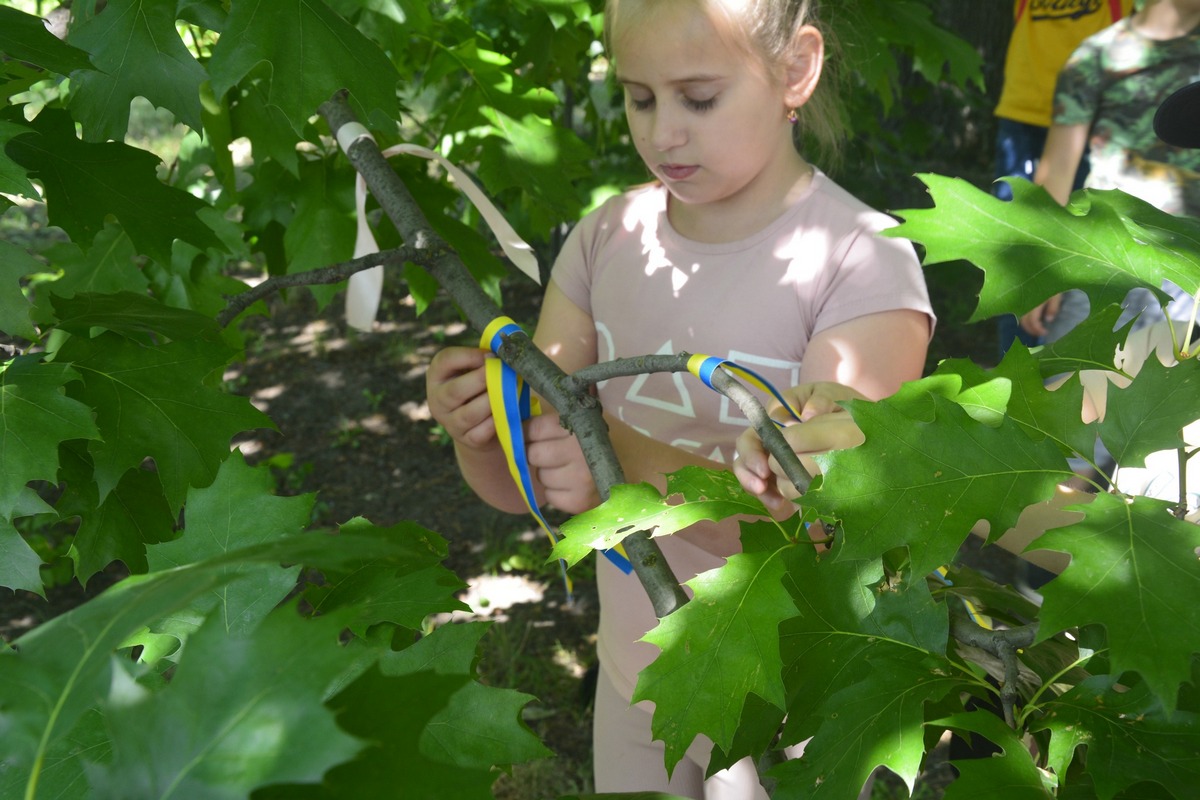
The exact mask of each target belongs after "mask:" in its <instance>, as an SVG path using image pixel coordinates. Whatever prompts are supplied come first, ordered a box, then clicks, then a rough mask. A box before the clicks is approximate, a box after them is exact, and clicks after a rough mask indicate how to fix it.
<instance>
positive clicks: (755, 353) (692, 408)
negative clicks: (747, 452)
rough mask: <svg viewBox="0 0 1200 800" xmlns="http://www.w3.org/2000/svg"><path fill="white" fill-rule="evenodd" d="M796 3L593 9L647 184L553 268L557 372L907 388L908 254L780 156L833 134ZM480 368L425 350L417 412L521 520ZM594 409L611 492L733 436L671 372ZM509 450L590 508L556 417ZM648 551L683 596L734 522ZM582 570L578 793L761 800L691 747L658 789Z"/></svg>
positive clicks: (586, 229) (465, 355)
mask: <svg viewBox="0 0 1200 800" xmlns="http://www.w3.org/2000/svg"><path fill="white" fill-rule="evenodd" d="M814 5H815V4H814V3H813V2H811V0H610V1H609V3H608V7H607V10H606V16H605V22H606V29H607V30H606V34H607V39H608V43H609V46H610V50H611V54H612V56H613V66H614V68H615V71H616V77H617V80H618V81H619V82H620V83H621V85H622V86H623V87H624V90H625V106H626V115H627V117H628V122H629V128H630V133H631V136H632V139H633V142H634V144H635V145H636V147H637V150H638V153H639V155H640V156H641V157H642V159H643V161H645V163H646V166H647V168H648V169H649V170H650V172H651V173H652V174H653V176H654V178H655V179H656V181H655V182H654V183H653V184H651V185H649V186H646V187H641V188H638V189H634V190H632V191H630V192H628V193H626V194H624V195H623V196H620V197H617V198H614V199H612V200H610V201H609V202H607V203H606V204H605V205H603V206H602V207H601V208H599V209H597V210H596V211H595V212H593V213H591V214H589V215H588V216H587V217H586V218H585V219H584V220H583V221H582V222H580V223H579V225H578V226H577V227H576V228H575V230H574V231H573V232H572V233H571V236H570V237H569V238H568V240H567V242H566V245H565V246H564V248H563V251H562V253H561V254H560V255H559V257H558V260H557V262H556V263H555V266H554V270H553V274H552V278H551V281H550V284H549V286H548V287H547V290H546V295H545V299H544V302H543V305H542V310H541V318H540V320H539V321H538V325H537V330H536V333H535V335H534V342H535V343H536V344H537V345H538V346H539V347H541V348H542V349H543V350H544V351H545V352H546V353H547V354H548V355H549V356H550V357H551V358H552V359H554V360H555V362H556V363H558V365H559V366H560V367H561V368H562V369H563V370H564V371H566V372H572V371H575V370H577V369H580V368H581V367H584V366H587V365H590V364H594V363H597V362H598V361H606V360H609V359H612V358H618V357H627V356H637V355H645V354H650V353H676V352H679V351H685V350H686V351H688V352H692V353H706V354H709V355H714V356H719V357H722V358H729V359H732V360H734V361H737V362H738V363H741V364H744V365H746V366H748V367H750V368H751V369H754V370H755V371H757V372H759V373H761V374H763V375H764V376H765V377H767V378H768V379H769V380H770V381H771V382H772V383H775V384H776V385H778V386H781V387H782V386H793V385H795V384H798V383H810V382H815V381H828V382H835V383H837V384H844V385H846V386H851V387H854V388H855V389H856V390H857V391H858V392H861V393H862V394H863V395H866V396H867V397H871V398H879V397H883V396H886V395H888V394H890V393H892V392H894V391H895V390H896V389H897V388H898V387H899V386H900V384H901V383H902V382H903V381H906V380H910V379H914V378H917V377H919V376H920V372H921V369H922V366H923V364H924V359H925V350H926V345H927V343H928V340H929V337H930V332H931V326H932V322H933V317H932V312H931V310H930V306H929V302H928V298H927V295H926V290H925V285H924V283H923V280H922V276H921V271H920V268H919V265H918V263H917V261H916V258H915V256H914V254H913V252H912V248H911V247H910V246H909V245H908V244H907V243H906V242H902V241H898V240H893V239H885V238H882V237H877V236H875V235H874V234H875V232H876V231H877V230H879V229H880V228H883V227H885V226H887V225H889V224H890V222H889V220H888V218H886V217H884V216H883V215H881V214H878V213H876V212H874V211H872V210H871V209H869V208H867V207H866V206H864V205H863V204H862V203H860V202H859V201H857V200H856V199H855V198H853V197H852V196H850V195H849V194H847V193H846V192H845V191H844V190H842V189H841V188H840V187H838V186H837V185H836V184H834V183H833V182H832V181H831V180H830V179H829V178H828V177H827V176H826V175H824V174H823V173H822V172H820V171H819V170H817V169H815V168H814V167H813V166H811V165H810V164H808V163H807V162H806V161H805V160H804V159H803V158H802V157H801V155H800V154H799V153H798V152H797V150H796V148H795V146H794V145H793V130H794V126H796V125H797V124H799V125H802V126H805V127H806V129H807V130H808V131H810V132H812V133H814V134H815V135H817V136H821V135H825V134H828V133H829V132H830V131H831V130H833V129H834V127H835V126H834V125H833V124H832V121H833V120H834V119H835V116H833V115H832V114H831V112H830V111H828V110H827V111H824V112H821V111H820V109H821V107H822V103H823V102H824V100H823V99H822V97H821V94H820V93H817V95H816V96H815V97H814V92H816V90H817V85H818V80H819V78H820V76H821V71H822V66H823V61H824V40H823V37H822V34H821V33H820V31H819V30H818V29H817V28H816V27H814V24H813V22H812V13H813V8H812V7H813V6H814ZM822 113H823V114H824V116H822ZM797 119H799V123H797ZM484 359H485V355H484V354H483V352H482V351H480V350H476V349H472V348H449V349H446V350H444V351H442V352H441V353H439V354H438V355H437V356H436V357H435V358H434V360H433V363H432V364H431V366H430V369H429V373H428V377H427V386H428V393H429V406H430V410H431V412H432V414H433V416H434V418H436V419H437V420H438V421H439V422H440V423H441V424H442V425H443V426H444V427H445V429H446V431H447V432H448V433H449V434H450V435H451V436H452V438H453V439H454V442H455V450H456V453H457V457H458V460H459V464H460V465H461V469H462V472H463V475H464V477H465V478H466V480H467V481H468V483H469V484H470V485H471V486H472V487H473V488H474V489H475V491H476V492H477V493H478V494H479V495H480V497H482V498H483V499H484V500H486V501H487V502H489V503H491V504H492V505H494V506H496V507H498V508H501V509H505V510H508V511H512V512H515V513H519V512H522V511H523V510H524V506H523V502H522V500H521V496H520V494H519V493H518V491H517V490H516V488H515V487H514V486H513V484H512V482H511V479H510V478H509V477H508V471H507V468H506V466H505V463H504V457H503V454H502V451H501V448H500V445H499V443H498V442H497V440H496V436H495V425H494V423H493V421H492V419H491V412H490V409H489V404H488V400H487V397H486V392H485V378H484V375H483V369H482V367H483V363H484ZM817 394H818V396H819V397H823V396H824V395H823V394H822V393H819V392H818V393H817ZM599 397H600V400H601V402H602V404H603V407H604V409H605V414H606V418H607V421H608V423H609V426H610V431H611V435H612V440H613V444H614V446H615V447H616V450H617V453H618V455H619V456H620V458H621V462H622V465H623V466H624V468H625V472H626V476H627V478H628V480H629V481H631V482H638V481H649V482H651V483H654V484H657V485H658V486H659V487H660V488H661V487H665V479H664V478H663V475H664V474H665V473H668V472H671V471H674V470H678V469H680V468H682V467H684V466H686V465H689V464H694V465H701V466H706V467H712V468H720V467H722V466H728V465H729V464H730V462H731V461H732V459H733V456H734V449H735V442H736V440H737V437H738V435H739V434H740V433H741V432H742V431H744V430H745V429H746V427H747V423H746V422H745V420H744V419H743V418H742V417H741V415H740V414H739V413H738V411H737V409H736V407H731V406H730V404H729V403H728V402H727V401H726V400H725V399H724V398H723V397H721V396H720V395H718V394H716V393H715V392H712V391H711V390H710V389H708V388H707V387H705V386H704V385H703V384H701V383H700V382H699V381H695V380H693V379H692V378H691V377H690V376H686V375H667V374H656V375H649V376H640V377H637V378H629V379H614V380H611V381H608V382H606V383H605V384H604V385H602V386H601V387H599ZM814 408H815V406H814ZM813 413H814V412H813V409H808V410H806V411H805V415H806V416H811V415H812V414H813ZM798 427H801V428H803V427H804V426H798ZM844 427H845V426H840V427H839V426H833V428H834V429H835V430H841V429H843V428H844ZM850 427H852V426H850ZM820 430H821V426H820V425H816V426H814V434H817V432H819V431H820ZM526 438H527V442H528V459H529V463H530V466H531V469H532V472H533V474H534V477H535V481H536V482H537V486H536V488H537V491H538V497H539V498H541V499H542V500H543V501H544V502H548V503H549V504H552V505H554V506H556V507H557V508H559V509H562V510H564V511H567V512H570V513H578V512H581V511H584V510H586V509H589V508H591V507H593V506H594V505H596V504H597V502H598V501H599V498H598V496H597V493H596V489H595V486H594V485H593V483H592V480H591V477H590V475H589V473H588V471H587V468H586V466H585V464H584V461H583V457H582V454H581V452H580V449H579V446H578V444H577V443H576V441H575V440H574V438H572V437H571V436H570V434H568V433H567V432H566V431H564V430H563V429H562V427H561V426H560V425H559V423H558V419H557V417H556V416H555V415H554V414H553V413H546V414H543V415H542V416H540V417H537V418H535V419H533V420H531V421H530V422H529V423H528V426H527V428H526ZM818 438H819V436H818ZM793 444H796V442H793ZM811 444H812V443H811V442H810V443H809V445H811ZM801 449H817V448H815V447H812V446H809V447H806V448H801ZM659 542H660V544H661V546H662V549H663V552H664V555H665V556H666V558H667V560H668V561H669V562H670V564H671V566H672V568H673V569H674V571H675V574H676V575H677V576H678V577H679V579H680V580H681V581H686V580H688V579H690V578H692V577H693V576H695V575H697V574H698V573H700V572H702V571H705V570H709V569H713V568H716V567H718V566H720V565H721V564H722V563H723V560H724V558H725V557H727V556H729V555H731V554H734V553H736V552H738V550H739V541H738V534H737V528H736V525H735V524H723V525H717V524H698V525H696V526H694V527H693V528H692V529H690V530H688V531H685V532H681V533H679V534H676V535H674V536H670V537H664V538H663V539H660V540H659ZM597 563H598V566H597V581H598V584H599V594H600V632H599V637H598V650H599V659H600V676H599V681H598V687H597V693H596V711H595V725H594V755H595V758H594V761H595V773H596V787H595V788H596V790H597V791H598V792H625V791H655V790H657V791H663V792H672V793H674V794H677V795H682V796H686V797H694V798H705V797H707V798H715V797H721V798H747V799H749V798H753V797H765V794H763V793H762V789H761V787H759V785H758V780H757V776H756V774H755V770H754V767H753V765H752V764H750V763H748V762H746V763H742V764H739V765H737V766H736V767H734V768H733V769H731V770H728V771H726V772H723V773H719V774H718V775H716V776H714V777H713V778H711V779H710V780H709V781H708V782H707V785H706V782H705V780H704V772H705V766H706V764H707V762H708V749H709V747H710V746H706V743H705V742H700V741H698V742H697V743H696V744H695V745H694V746H693V748H692V749H691V750H690V751H689V753H688V758H686V759H685V760H684V761H683V762H681V763H680V764H679V765H678V766H677V767H676V768H675V770H674V773H673V775H672V777H671V779H670V780H668V778H667V775H666V771H665V769H664V766H663V750H662V747H661V744H658V743H655V742H652V740H651V733H650V719H651V716H650V712H651V710H652V707H650V706H649V704H647V703H641V704H638V705H637V706H631V705H630V698H631V697H632V695H633V690H634V685H635V682H636V680H637V674H638V672H639V671H640V670H641V669H642V668H643V667H645V666H646V665H647V664H649V663H650V662H651V661H652V660H653V659H654V657H655V656H656V654H657V650H656V648H654V647H653V646H651V645H649V644H647V643H645V642H641V641H639V640H640V639H641V638H642V636H643V635H644V634H645V633H646V632H647V631H648V630H650V629H651V628H652V627H654V626H655V625H656V624H657V620H656V619H655V617H654V613H653V609H652V608H651V605H650V602H649V600H648V599H647V597H646V595H645V592H644V591H643V590H642V588H641V586H640V585H639V583H638V580H637V578H636V577H635V576H634V575H625V574H623V573H622V572H621V571H619V570H618V569H617V568H615V567H614V566H612V565H611V564H609V563H608V562H607V561H606V560H604V559H599V560H598V562H597Z"/></svg>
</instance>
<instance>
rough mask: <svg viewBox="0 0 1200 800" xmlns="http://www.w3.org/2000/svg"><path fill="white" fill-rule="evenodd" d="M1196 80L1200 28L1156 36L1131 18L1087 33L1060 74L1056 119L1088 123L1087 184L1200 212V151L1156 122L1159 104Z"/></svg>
mask: <svg viewBox="0 0 1200 800" xmlns="http://www.w3.org/2000/svg"><path fill="white" fill-rule="evenodd" d="M1196 80H1200V28H1197V29H1195V30H1193V31H1192V32H1191V33H1189V34H1187V35H1186V36H1181V37H1180V38H1178V39H1170V40H1165V41H1157V40H1154V39H1149V38H1147V37H1146V36H1143V35H1142V34H1141V33H1139V32H1138V31H1137V30H1136V29H1135V28H1134V26H1133V24H1132V20H1131V19H1125V20H1121V21H1120V22H1118V23H1116V24H1115V25H1111V26H1109V27H1108V28H1105V29H1104V30H1102V31H1100V32H1099V33H1097V34H1094V35H1093V36H1090V37H1088V38H1087V39H1085V40H1084V41H1083V43H1082V44H1081V45H1080V46H1079V47H1078V48H1077V49H1076V50H1075V52H1074V53H1072V54H1071V57H1070V59H1068V60H1067V63H1066V66H1064V67H1063V69H1062V72H1061V73H1059V77H1058V86H1057V88H1056V89H1055V93H1054V122H1055V123H1058V124H1061V125H1081V124H1084V125H1088V126H1089V128H1090V133H1089V137H1088V144H1089V146H1090V148H1091V149H1090V154H1089V158H1090V160H1091V172H1090V173H1089V175H1088V180H1087V186H1088V187H1089V188H1093V189H1121V190H1122V191H1125V192H1128V193H1129V194H1131V195H1134V196H1136V197H1140V198H1142V199H1143V200H1145V201H1147V202H1149V203H1153V204H1154V205H1155V206H1157V207H1158V208H1160V209H1162V210H1163V211H1166V212H1168V213H1171V214H1190V215H1192V216H1200V150H1194V149H1185V148H1179V147H1173V146H1171V145H1168V144H1166V143H1165V142H1163V141H1161V140H1160V139H1159V138H1158V137H1157V136H1156V135H1155V134H1154V124H1153V123H1154V112H1155V111H1156V110H1157V108H1158V105H1159V103H1161V102H1162V101H1163V100H1164V99H1165V98H1166V97H1167V95H1169V94H1170V93H1171V92H1173V91H1175V90H1176V89H1179V88H1181V87H1183V86H1185V85H1187V84H1189V83H1192V82H1193V81H1196Z"/></svg>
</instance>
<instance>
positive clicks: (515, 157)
mask: <svg viewBox="0 0 1200 800" xmlns="http://www.w3.org/2000/svg"><path fill="white" fill-rule="evenodd" d="M482 113H483V114H484V115H485V116H486V117H487V118H488V120H489V121H490V122H491V124H492V126H493V127H494V128H495V129H496V130H497V131H498V133H499V135H498V136H490V137H488V138H487V139H485V140H484V142H483V145H482V148H481V152H480V162H479V177H480V179H481V180H482V181H483V183H484V185H485V186H487V188H488V190H489V191H490V192H492V193H493V194H499V193H500V192H501V191H503V190H504V189H507V188H510V187H514V186H515V187H518V188H520V189H521V190H522V191H523V192H524V193H525V195H526V197H527V199H529V200H534V201H536V202H537V204H539V205H543V206H546V207H547V208H546V211H545V213H546V214H547V216H548V218H549V219H550V220H558V219H563V218H567V219H573V218H574V217H575V216H577V215H578V214H579V212H580V211H581V210H582V203H581V199H580V196H579V193H578V192H577V191H576V189H575V180H576V179H578V178H582V177H584V176H586V175H588V174H589V172H590V169H591V168H590V161H589V159H590V158H591V155H592V154H591V151H590V149H589V148H588V146H587V145H586V144H584V143H583V141H582V140H581V139H580V138H579V137H578V136H577V135H575V133H574V132H572V131H571V130H569V129H568V128H565V127H563V126H562V125H557V124H554V123H551V122H550V121H549V120H547V119H545V118H544V117H541V116H538V115H535V114H529V115H527V116H525V117H523V118H520V119H514V118H512V117H510V116H508V115H507V114H505V113H503V112H501V111H498V110H496V109H489V108H484V109H482Z"/></svg>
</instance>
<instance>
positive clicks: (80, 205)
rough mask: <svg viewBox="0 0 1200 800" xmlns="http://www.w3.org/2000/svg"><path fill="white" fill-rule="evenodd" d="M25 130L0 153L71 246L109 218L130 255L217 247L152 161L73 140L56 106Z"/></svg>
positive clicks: (188, 200)
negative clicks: (175, 245) (36, 183)
mask: <svg viewBox="0 0 1200 800" xmlns="http://www.w3.org/2000/svg"><path fill="white" fill-rule="evenodd" d="M101 16H104V15H101ZM29 126H30V127H32V128H34V132H33V133H26V134H22V135H20V136H16V137H14V138H13V139H12V140H11V141H10V142H9V143H8V147H7V148H6V150H5V152H7V153H8V155H9V156H10V157H11V158H12V159H13V160H14V161H15V162H17V163H18V164H20V165H21V166H22V167H24V168H25V169H27V170H29V174H30V177H32V178H36V179H38V180H40V181H41V182H42V185H43V186H44V187H45V190H46V212H47V214H48V215H49V220H50V224H51V225H57V226H59V227H61V228H62V229H63V230H64V231H66V232H67V235H68V236H70V237H71V239H72V240H73V241H74V242H75V243H76V244H78V245H80V246H81V247H88V246H90V245H91V242H92V240H93V239H94V238H95V237H96V235H97V234H98V233H100V232H101V231H102V230H104V224H105V218H106V217H107V215H109V214H112V215H113V216H114V217H116V218H117V220H118V221H119V222H120V223H121V226H122V227H123V228H124V229H125V232H126V233H127V234H128V235H129V238H130V239H132V240H133V243H134V245H135V246H136V247H137V249H138V252H140V253H145V254H146V255H148V256H150V257H151V258H154V259H156V260H158V261H169V260H170V258H171V242H173V241H174V240H175V239H183V240H184V241H187V242H191V243H192V244H194V245H196V246H197V247H200V248H207V247H218V248H219V247H220V246H221V242H220V240H219V239H218V238H217V237H216V235H215V234H214V233H213V231H212V229H211V228H209V227H208V226H207V225H205V224H204V223H203V222H202V221H201V219H200V218H199V217H198V216H197V212H199V211H200V210H201V209H204V208H207V207H208V206H207V204H206V203H205V202H204V201H202V200H199V199H197V198H195V197H193V196H192V195H190V194H188V193H187V192H185V191H183V190H182V189H176V188H175V187H173V186H167V185H166V184H164V183H163V182H162V181H160V180H159V179H158V175H157V168H158V165H159V164H160V163H161V162H160V161H159V159H158V157H157V156H155V155H153V154H152V153H149V152H147V151H145V150H139V149H138V148H136V147H130V146H129V145H126V144H122V143H120V142H105V143H103V144H93V143H89V142H83V141H80V140H79V139H78V138H77V137H76V136H75V124H74V122H73V121H72V120H71V118H70V117H69V116H68V115H67V113H66V112H65V111H61V110H58V109H53V108H47V109H44V110H43V111H42V113H40V114H38V116H37V118H36V119H35V120H34V121H33V122H31V123H29Z"/></svg>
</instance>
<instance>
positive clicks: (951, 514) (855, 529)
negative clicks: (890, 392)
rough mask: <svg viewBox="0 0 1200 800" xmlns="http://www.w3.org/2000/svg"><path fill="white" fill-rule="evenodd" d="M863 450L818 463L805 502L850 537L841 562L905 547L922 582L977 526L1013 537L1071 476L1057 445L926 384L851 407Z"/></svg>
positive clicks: (833, 455)
mask: <svg viewBox="0 0 1200 800" xmlns="http://www.w3.org/2000/svg"><path fill="white" fill-rule="evenodd" d="M848 407H849V410H850V413H851V414H852V415H853V416H854V419H855V421H856V422H857V423H858V425H859V427H860V428H862V430H863V433H864V434H865V435H866V443H865V444H863V445H860V446H859V447H856V448H853V449H850V450H840V451H834V452H831V453H829V454H827V455H824V456H819V457H818V463H820V464H821V468H822V471H823V473H824V480H823V482H822V483H821V485H820V488H819V489H817V490H815V491H810V492H809V493H808V495H807V496H806V499H807V501H808V504H809V505H811V506H812V507H814V508H816V509H817V510H818V511H820V512H821V513H823V514H828V515H831V516H836V517H837V518H838V519H839V520H840V521H841V525H842V528H843V529H844V532H845V538H844V543H843V546H842V547H841V548H840V552H839V557H846V558H853V559H862V558H868V559H869V558H878V557H879V556H881V555H882V554H883V553H886V552H887V551H889V550H892V549H894V548H896V547H902V546H907V547H908V549H909V553H910V555H911V557H912V561H913V567H914V569H916V570H917V572H918V573H919V574H927V573H929V572H932V571H933V570H934V569H936V568H937V567H938V566H940V565H942V564H945V563H947V562H949V561H951V560H952V559H953V558H954V555H955V553H957V551H958V548H959V545H961V544H962V542H963V541H964V540H965V539H966V537H967V536H968V534H969V532H970V530H971V528H972V527H974V525H975V523H976V522H978V521H979V520H981V519H986V520H988V521H989V522H990V523H991V525H992V530H996V531H1006V530H1008V529H1009V528H1011V527H1013V526H1014V525H1015V524H1016V521H1017V517H1018V516H1019V515H1020V513H1021V511H1022V510H1023V509H1024V508H1025V507H1026V506H1028V505H1032V504H1033V503H1038V502H1041V501H1043V500H1047V499H1049V498H1050V497H1051V496H1053V494H1054V489H1055V486H1056V485H1057V484H1058V482H1059V481H1060V480H1062V479H1063V478H1064V477H1065V473H1066V472H1067V468H1066V462H1065V460H1064V459H1063V457H1062V455H1061V454H1060V453H1059V451H1058V448H1057V447H1056V446H1055V445H1054V443H1052V442H1050V441H1046V440H1043V441H1041V442H1035V441H1032V440H1031V439H1030V438H1029V437H1028V436H1027V435H1026V434H1025V433H1024V431H1023V430H1022V429H1021V428H1020V426H1018V425H1017V424H1016V423H1015V422H1014V421H1012V420H1009V419H1006V420H1004V421H1003V422H1002V423H1001V424H1000V425H998V426H996V427H993V426H991V425H987V424H984V423H981V422H977V421H976V420H974V419H972V418H971V417H970V416H969V415H968V414H967V413H966V411H965V410H963V408H962V407H961V406H959V405H957V404H955V403H953V402H950V401H948V400H946V399H944V398H943V397H941V396H940V395H939V394H933V393H925V392H924V391H923V382H920V381H918V382H916V383H912V384H908V385H907V386H906V387H905V388H904V389H903V390H902V391H901V392H900V393H898V394H896V395H894V396H893V397H891V398H889V399H886V400H883V401H880V402H878V403H868V402H865V401H855V402H852V403H850V404H849V405H848Z"/></svg>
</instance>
